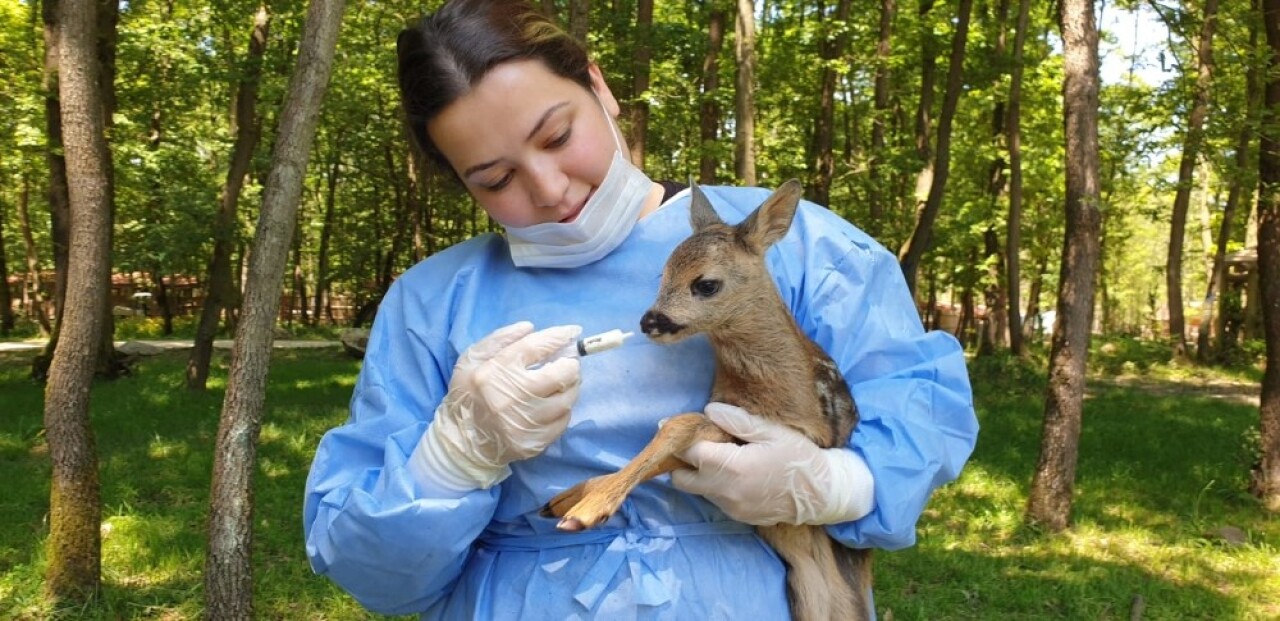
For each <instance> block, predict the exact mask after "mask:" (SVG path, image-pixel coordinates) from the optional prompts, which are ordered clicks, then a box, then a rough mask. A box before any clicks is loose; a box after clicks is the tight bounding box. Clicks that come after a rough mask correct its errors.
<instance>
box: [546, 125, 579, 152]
mask: <svg viewBox="0 0 1280 621" xmlns="http://www.w3.org/2000/svg"><path fill="white" fill-rule="evenodd" d="M571 135H573V131H572V129H565V130H564V132H562V133H560V134H559V135H557V136H555V137H554V138H552V139H551V141H550V142H548V143H547V148H548V149H558V148H560V147H563V146H564V145H566V144H568V143H569V136H571Z"/></svg>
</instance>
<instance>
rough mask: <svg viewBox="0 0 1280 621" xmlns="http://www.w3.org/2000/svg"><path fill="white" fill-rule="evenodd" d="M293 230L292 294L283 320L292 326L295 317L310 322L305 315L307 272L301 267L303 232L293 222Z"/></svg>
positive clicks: (303, 321)
mask: <svg viewBox="0 0 1280 621" xmlns="http://www.w3.org/2000/svg"><path fill="white" fill-rule="evenodd" d="M294 231H295V232H294V234H293V238H292V241H293V295H292V296H290V297H291V298H292V303H291V304H290V305H289V309H288V314H287V315H286V319H285V321H286V322H287V323H288V325H290V326H292V325H293V321H294V318H295V317H296V318H297V319H298V321H299V322H301V323H302V325H304V326H305V325H310V324H311V318H310V317H308V316H307V273H306V271H305V270H303V269H302V264H303V262H304V260H305V259H304V258H303V256H302V238H303V235H304V234H305V233H302V232H298V226H297V223H295V224H294ZM286 261H287V259H286ZM286 265H287V264H286Z"/></svg>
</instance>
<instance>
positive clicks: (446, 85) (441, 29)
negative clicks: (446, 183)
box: [396, 0, 591, 170]
mask: <svg viewBox="0 0 1280 621" xmlns="http://www.w3.org/2000/svg"><path fill="white" fill-rule="evenodd" d="M396 51H397V57H398V59H399V80H400V101H401V104H402V106H403V107H404V113H405V117H406V121H407V122H408V124H409V133H410V135H411V136H412V137H413V141H414V143H415V144H416V145H417V147H418V148H420V149H421V150H422V151H423V152H424V153H426V154H427V155H428V156H430V157H431V158H432V159H434V160H435V161H436V162H437V163H439V164H440V165H442V166H443V167H445V168H446V169H450V170H452V168H451V167H450V165H449V162H448V160H446V159H445V157H444V155H443V154H442V153H440V151H439V149H438V148H436V145H435V144H434V143H433V142H432V141H431V137H430V136H428V135H427V123H428V122H430V121H431V120H432V119H433V118H435V117H436V115H438V114H440V112H441V111H442V110H444V109H445V108H446V107H448V106H449V104H452V103H453V102H454V101H455V100H457V99H458V98H459V97H461V96H463V95H465V94H467V93H468V92H469V91H470V90H471V88H472V87H473V86H475V84H476V83H477V82H479V81H480V79H481V78H483V77H484V76H485V74H487V73H488V72H489V70H490V69H492V68H493V67H494V66H496V65H498V64H500V63H504V62H507V61H511V60H524V59H533V60H541V61H542V62H543V63H544V64H545V65H546V66H547V68H548V69H550V70H551V71H552V72H553V73H555V74H557V75H559V76H561V77H564V78H567V79H569V80H572V81H574V82H577V83H578V84H581V85H582V86H583V87H585V88H588V89H589V88H591V74H590V73H589V72H588V68H589V67H590V61H589V60H588V59H587V52H586V49H585V48H583V46H582V44H581V43H580V42H579V41H578V40H577V39H574V38H573V37H572V36H570V35H569V34H568V33H566V32H565V31H564V30H562V29H561V28H560V27H559V26H557V25H556V24H555V22H553V21H552V20H551V19H549V18H548V17H547V16H546V15H544V14H542V12H540V11H539V10H538V9H537V8H536V7H535V6H533V5H532V4H530V3H528V2H523V1H520V0H450V1H449V2H446V3H445V5H444V6H443V7H441V8H440V10H438V11H436V12H435V13H433V14H431V15H428V16H426V17H424V18H423V19H422V21H421V22H419V23H418V25H417V26H412V27H409V28H406V29H405V30H404V31H402V32H401V33H400V37H399V38H398V39H397V41H396Z"/></svg>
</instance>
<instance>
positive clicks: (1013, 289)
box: [1004, 0, 1031, 357]
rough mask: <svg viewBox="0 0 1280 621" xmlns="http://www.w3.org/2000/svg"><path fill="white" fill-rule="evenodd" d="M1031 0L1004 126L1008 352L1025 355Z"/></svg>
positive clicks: (1022, 7) (1017, 43)
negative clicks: (1025, 127) (1025, 131)
mask: <svg viewBox="0 0 1280 621" xmlns="http://www.w3.org/2000/svg"><path fill="white" fill-rule="evenodd" d="M1030 13H1031V0H1022V1H1021V2H1019V3H1018V34H1016V35H1014V37H1013V75H1012V76H1011V77H1010V79H1009V110H1008V112H1007V114H1008V116H1007V118H1006V124H1005V140H1006V141H1007V142H1008V148H1009V217H1008V221H1007V223H1006V227H1005V253H1004V256H1005V261H1006V262H1007V265H1008V269H1006V270H1005V291H1006V292H1007V298H1006V300H1007V301H1008V306H1009V310H1008V313H1007V314H1008V321H1009V351H1011V352H1013V354H1014V355H1015V356H1019V357H1022V356H1025V355H1026V354H1027V349H1026V346H1025V344H1024V341H1023V338H1022V315H1021V308H1022V306H1021V305H1022V300H1021V294H1022V291H1021V283H1022V273H1021V272H1022V260H1021V259H1020V258H1019V253H1020V252H1021V251H1022V76H1023V56H1022V50H1023V48H1024V47H1025V44H1026V41H1027V26H1028V21H1029V19H1028V17H1029V14H1030Z"/></svg>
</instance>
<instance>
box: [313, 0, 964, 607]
mask: <svg viewBox="0 0 1280 621" xmlns="http://www.w3.org/2000/svg"><path fill="white" fill-rule="evenodd" d="M398 48H399V61H400V86H401V93H402V97H403V103H404V108H405V110H406V113H407V116H408V120H409V126H410V129H411V132H412V134H413V137H414V140H415V141H416V143H417V146H418V147H420V148H422V149H423V150H424V151H425V152H426V153H427V154H429V155H430V156H431V157H433V158H434V159H435V160H436V161H437V162H438V163H440V164H441V165H443V166H445V167H447V168H448V169H450V170H452V171H453V172H454V173H455V174H456V176H457V178H458V180H459V181H460V182H461V183H462V184H463V186H465V187H466V189H467V190H468V192H470V193H471V195H472V196H473V197H474V198H475V200H476V201H477V202H478V203H479V204H480V205H481V207H483V208H484V210H485V211H486V212H487V213H488V214H489V216H490V217H492V218H493V219H494V220H496V221H497V222H498V223H500V224H501V225H502V226H503V228H504V230H505V235H502V236H499V235H484V236H480V237H477V238H474V239H471V240H468V241H466V242H464V243H461V244H458V245H455V246H453V247H451V248H449V249H447V250H445V251H442V252H440V253H437V254H436V255H434V256H432V257H430V258H429V259H427V260H425V261H423V262H422V263H420V264H419V265H417V266H415V267H414V268H412V269H410V270H409V271H408V272H406V273H405V274H404V275H403V276H401V277H400V278H399V279H398V280H397V281H396V282H395V284H394V285H393V286H392V288H391V290H390V291H388V293H387V296H386V298H385V299H384V300H383V302H382V304H381V307H380V309H379V312H378V317H377V320H376V321H375V323H374V328H373V332H372V334H371V335H370V339H369V344H368V349H367V354H366V357H365V361H364V365H363V368H362V370H361V374H360V379H359V382H358V384H357V386H356V390H355V394H354V396H353V398H352V403H351V418H350V420H348V421H347V423H346V424H344V425H342V426H340V427H338V428H336V429H334V430H332V431H330V432H329V433H327V434H326V435H325V437H324V438H323V439H322V440H321V443H320V446H319V448H318V450H317V453H316V457H315V462H314V464H313V465H312V470H311V475H310V477H309V479H308V483H307V497H306V505H305V515H304V521H305V529H306V542H307V554H308V557H309V558H310V559H311V563H312V568H313V569H314V570H315V571H316V572H317V573H320V574H324V575H327V576H329V577H330V578H331V579H333V580H334V581H335V582H336V583H337V584H339V585H340V586H341V587H342V588H344V589H345V590H347V591H348V592H350V593H351V594H352V595H353V596H354V597H356V598H357V599H358V600H359V601H360V602H361V603H362V604H363V605H365V606H366V607H368V608H369V609H371V610H375V611H380V612H387V613H412V612H420V613H423V615H424V617H426V618H432V619H517V618H518V619H557V620H560V619H587V618H591V619H698V620H703V619H743V618H753V619H781V618H786V617H787V615H788V612H787V610H788V609H787V596H786V592H785V587H784V567H783V566H782V564H781V563H780V561H779V560H778V558H777V557H776V556H775V555H774V554H773V552H772V550H770V549H768V547H767V546H765V545H764V544H762V543H761V542H760V540H759V539H758V538H757V537H756V536H755V534H754V532H753V530H752V525H758V524H772V523H777V522H791V523H808V524H826V525H828V532H830V533H831V535H832V536H834V537H836V538H837V539H839V540H840V541H841V542H843V543H845V544H846V545H850V546H858V547H875V548H884V549H897V548H902V547H905V546H909V545H911V544H912V543H914V540H915V534H914V528H915V523H916V520H917V519H918V517H919V515H920V513H921V511H922V510H923V507H924V504H925V502H926V501H927V499H928V497H929V494H930V493H931V492H932V491H933V490H934V489H935V488H936V487H937V486H939V485H941V484H943V483H945V482H947V481H949V480H951V479H953V478H954V477H955V476H957V475H958V473H959V470H960V468H961V467H962V465H963V464H964V462H965V460H966V459H967V458H968V456H969V453H970V452H971V450H972V448H973V444H974V441H975V438H976V434H977V423H976V420H975V417H974V413H973V407H972V400H971V394H970V388H969V383H968V378H967V375H966V372H965V368H964V358H963V353H962V351H961V349H960V347H959V345H958V344H957V343H956V341H955V340H954V339H953V338H951V337H950V336H949V335H946V334H943V333H925V332H924V331H923V330H922V328H921V325H920V320H919V317H918V315H917V314H916V310H915V307H914V304H913V303H912V299H911V297H910V295H909V293H908V291H907V289H906V286H905V283H904V281H903V279H902V275H901V272H900V270H899V269H898V266H897V262H896V261H895V260H894V258H893V257H892V256H891V255H890V254H888V253H887V252H886V251H885V250H884V249H883V248H882V247H880V246H879V245H878V244H876V243H875V242H874V241H873V240H872V239H870V238H869V237H868V236H866V235H865V234H864V233H862V232H861V231H858V230H857V229H855V228H853V227H852V226H850V225H849V224H848V223H846V222H844V221H843V220H841V219H840V218H838V217H836V216H834V215H833V214H832V213H831V212H830V211H828V210H826V209H823V208H821V207H818V206H816V205H812V204H809V203H804V204H802V206H801V208H800V210H799V212H798V213H797V215H796V218H795V222H794V224H793V225H792V229H791V232H790V233H789V234H788V236H787V237H786V238H785V239H784V240H783V241H782V242H780V243H779V244H778V246H779V247H778V248H776V249H774V250H773V251H772V253H771V254H770V257H769V263H770V271H771V273H773V274H774V277H775V280H776V282H777V284H778V286H779V289H780V291H781V293H782V295H783V297H784V299H785V300H786V301H787V302H788V303H789V305H790V307H791V308H792V309H793V311H794V313H795V316H796V318H797V321H798V322H799V323H800V325H801V327H802V328H803V329H804V330H805V332H806V333H807V334H808V335H809V336H810V337H811V338H813V339H814V340H815V341H816V342H817V343H818V344H819V345H821V346H822V347H823V348H824V349H826V350H827V351H828V352H829V353H830V354H831V356H832V358H833V359H834V360H835V361H836V362H837V364H838V365H839V366H840V368H841V371H842V373H844V375H845V377H846V380H847V381H848V384H849V386H850V389H851V391H852V393H853V396H854V398H855V400H856V402H857V404H858V408H859V410H860V413H861V416H862V421H861V423H860V424H859V425H858V427H857V429H856V430H855V432H854V434H853V436H852V437H851V438H850V439H849V442H848V446H847V447H842V448H834V449H825V450H824V449H819V448H818V447H816V446H814V445H812V444H811V443H808V442H807V441H805V442H800V443H796V442H794V437H793V435H789V434H786V433H784V432H785V431H786V430H780V429H778V428H776V427H774V426H771V425H770V424H768V423H766V422H763V421H760V420H758V419H755V418H753V417H751V415H750V414H749V413H747V412H744V411H742V410H741V409H738V408H734V407H732V406H727V405H722V404H712V405H708V404H707V399H708V396H709V393H710V387H711V378H712V374H713V371H714V369H713V362H712V357H711V352H710V349H709V345H708V344H707V342H706V340H705V339H697V338H695V339H690V340H688V341H685V342H683V343H680V344H677V345H672V346H659V345H656V344H653V343H649V342H645V341H643V340H642V339H637V338H633V339H632V341H631V342H628V343H627V344H626V345H624V346H623V347H622V348H620V349H617V350H614V351H611V352H608V353H602V354H599V355H596V356H592V357H588V358H582V359H577V358H560V359H556V360H550V359H549V358H551V357H553V353H554V352H555V351H557V350H559V349H560V348H562V347H564V346H565V345H568V344H570V343H571V342H572V341H573V340H574V339H575V338H577V337H578V336H579V335H580V334H595V333H599V332H604V331H606V330H610V329H614V328H622V329H624V330H629V329H634V326H635V325H636V324H637V322H638V321H639V319H640V317H641V315H642V314H643V313H644V311H645V309H646V308H648V306H649V304H650V303H651V302H652V301H653V299H654V297H655V295H656V292H657V286H658V281H659V277H660V275H661V270H662V265H663V263H664V261H665V259H666V257H667V256H668V254H670V251H671V250H672V249H673V248H674V247H675V246H676V244H678V243H679V242H680V241H681V240H682V239H684V238H685V237H687V236H688V234H689V232H690V229H689V211H688V203H689V199H688V192H687V190H685V191H677V190H678V189H677V188H676V187H675V186H674V184H656V183H653V182H652V181H650V180H649V179H648V178H647V177H645V175H644V173H643V172H641V171H640V170H639V169H638V168H636V167H635V166H633V165H632V163H631V162H629V161H628V159H627V155H626V154H627V149H626V145H625V144H624V142H623V140H622V136H621V132H620V131H619V130H618V128H617V127H616V125H615V122H614V119H615V118H616V117H617V115H618V113H619V108H618V103H617V101H616V100H615V99H614V97H613V95H612V94H611V93H610V91H609V87H608V85H607V84H605V82H604V79H603V76H602V73H601V71H600V69H599V68H598V67H597V66H595V65H594V64H592V63H591V62H590V61H589V60H588V58H587V56H586V54H585V52H584V51H583V49H582V47H581V46H580V45H578V44H577V43H576V42H575V41H574V40H573V39H572V38H571V37H569V36H567V35H566V34H565V33H564V32H562V31H560V30H559V29H558V28H556V27H555V26H554V25H553V24H552V23H551V22H550V21H549V20H547V19H546V18H544V17H543V16H541V15H539V14H538V13H537V11H536V9H534V8H533V7H532V6H530V5H528V4H526V3H523V2H515V1H509V0H508V1H504V0H453V1H452V2H449V3H447V4H446V5H445V6H444V7H443V8H441V9H440V10H439V11H438V12H437V13H435V14H433V15H431V16H429V17H428V18H426V19H425V20H424V21H423V22H422V23H421V24H419V25H418V26H416V27H414V28H410V29H408V30H406V31H405V32H403V33H402V34H401V36H400V40H399V42H398ZM706 191H707V194H708V196H709V197H710V199H711V201H712V203H713V204H714V206H715V207H716V209H717V210H718V211H719V212H720V215H721V216H722V217H723V218H725V219H726V220H727V221H730V222H735V221H738V220H740V219H742V218H743V217H745V215H746V214H747V213H749V212H750V211H751V210H752V209H754V208H755V207H756V206H757V205H759V204H760V202H761V201H763V199H764V198H765V197H766V196H767V195H768V190H765V189H748V188H742V189H736V188H706ZM535 327H539V328H542V329H540V330H536V331H535ZM704 408H705V411H706V413H707V415H708V416H710V417H711V418H712V419H713V420H715V421H716V422H717V424H719V425H721V426H722V427H724V428H725V429H726V430H728V431H729V432H730V433H732V434H734V435H736V436H737V437H739V438H742V439H743V440H745V441H746V442H747V443H745V444H743V445H741V446H739V445H731V444H709V443H703V444H699V445H695V446H694V447H693V448H692V449H690V450H689V451H688V453H686V455H685V456H684V457H685V458H686V459H687V461H689V462H690V463H691V464H694V465H695V466H696V469H690V470H686V471H680V472H677V473H675V474H673V475H672V476H671V477H670V478H662V479H658V480H655V481H652V482H649V483H647V484H645V485H642V486H641V487H640V488H638V489H637V490H636V491H635V493H633V494H632V495H631V497H630V498H629V499H628V500H627V501H626V502H625V503H624V505H623V507H622V508H621V510H620V511H619V512H618V514H617V515H615V516H613V517H612V518H611V519H610V520H609V521H608V522H606V523H605V524H603V525H602V526H600V527H599V528H597V529H595V530H593V531H589V532H586V533H574V534H569V533H561V532H559V531H557V530H556V520H554V519H548V518H543V517H540V516H539V514H538V512H539V509H540V508H541V507H542V505H543V504H544V503H546V502H547V500H549V499H550V498H551V497H553V496H555V495H556V494H557V493H559V492H560V491H563V490H564V489H566V488H568V487H569V486H571V485H573V484H575V483H577V482H579V481H582V480H584V479H586V478H589V477H591V476H594V475H598V474H602V473H606V472H612V471H614V470H616V469H617V468H618V467H620V466H621V465H623V464H625V463H626V462H627V461H628V460H629V459H630V458H631V457H632V456H634V455H635V454H636V453H637V452H638V451H639V450H640V449H641V448H642V447H643V446H644V445H645V443H646V442H647V441H648V440H649V439H650V438H651V437H652V435H653V432H654V430H655V429H656V426H657V424H658V421H659V420H661V419H662V418H665V417H667V416H671V415H673V414H677V413H681V412H687V411H701V410H703V409H704ZM784 461H785V462H786V463H789V464H793V468H791V469H790V470H788V471H786V472H785V473H783V474H785V476H776V475H777V474H779V472H778V471H779V467H778V464H779V463H782V462H784ZM802 493H803V498H798V497H797V495H798V494H802Z"/></svg>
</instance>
